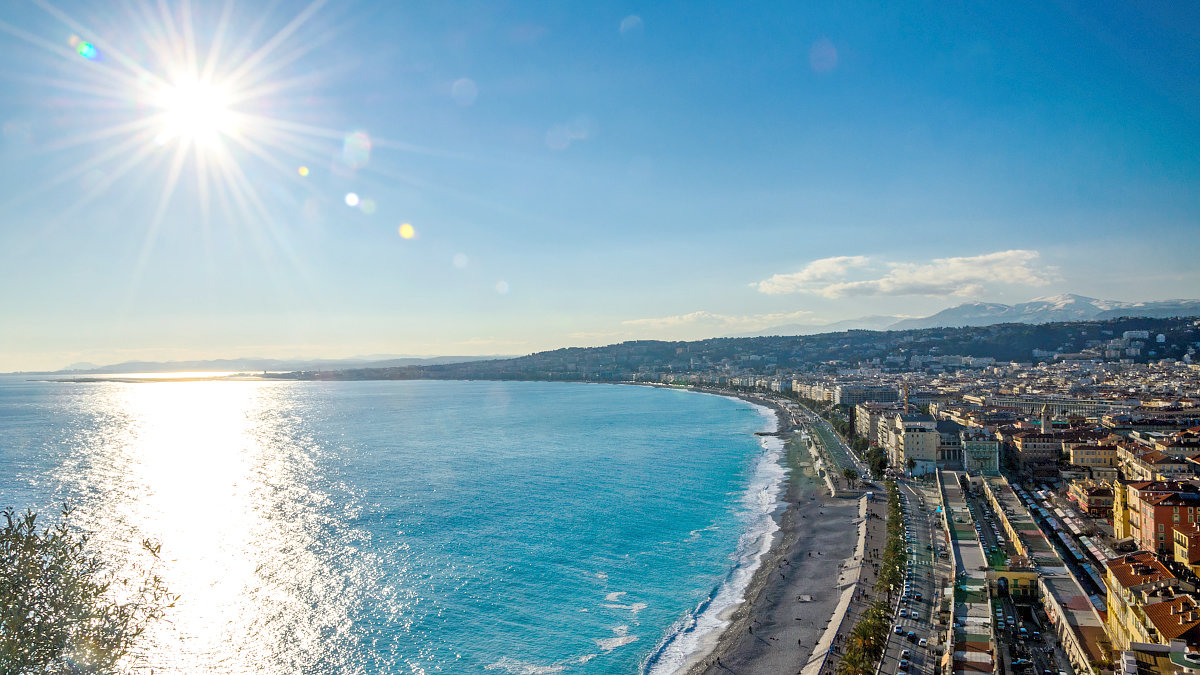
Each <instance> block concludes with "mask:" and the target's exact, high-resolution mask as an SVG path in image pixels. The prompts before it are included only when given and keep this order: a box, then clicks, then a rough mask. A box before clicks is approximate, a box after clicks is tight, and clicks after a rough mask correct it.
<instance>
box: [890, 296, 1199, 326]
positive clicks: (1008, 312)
mask: <svg viewBox="0 0 1200 675" xmlns="http://www.w3.org/2000/svg"><path fill="white" fill-rule="evenodd" d="M1126 316H1128V317H1149V318H1166V317H1173V316H1200V300H1163V301H1158V302H1120V301H1117V300H1097V299H1096V298H1089V297H1086V296H1083V295H1074V294H1071V293H1066V294H1063V295H1055V296H1051V297H1047V298H1035V299H1033V300H1030V301H1029V302H1022V303H1018V304H1015V305H1004V304H1000V303H995V302H968V303H964V304H961V305H958V306H956V307H951V308H949V309H944V310H942V311H940V312H938V313H937V314H934V315H932V316H927V317H924V318H921V319H903V320H901V321H897V322H895V323H893V324H891V325H890V326H888V329H889V330H908V329H914V328H939V327H954V326H990V325H992V324H997V323H1030V324H1038V323H1053V322H1057V321H1091V320H1096V319H1115V318H1118V317H1126Z"/></svg>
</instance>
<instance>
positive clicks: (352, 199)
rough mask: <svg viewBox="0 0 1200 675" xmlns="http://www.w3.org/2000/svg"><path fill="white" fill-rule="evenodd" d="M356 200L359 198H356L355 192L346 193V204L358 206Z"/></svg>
mask: <svg viewBox="0 0 1200 675" xmlns="http://www.w3.org/2000/svg"><path fill="white" fill-rule="evenodd" d="M358 201H359V200H358V194H357V193H354V192H347V193H346V206H350V207H354V206H358Z"/></svg>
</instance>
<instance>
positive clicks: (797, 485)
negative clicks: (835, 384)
mask: <svg viewBox="0 0 1200 675" xmlns="http://www.w3.org/2000/svg"><path fill="white" fill-rule="evenodd" d="M713 393H726V395H728V393H727V392H713ZM745 399H746V400H747V401H749V402H752V403H755V404H757V405H764V404H767V405H769V403H765V402H764V401H763V400H762V399H759V398H756V397H754V398H752V397H745ZM771 407H773V408H775V409H776V412H777V415H778V417H779V418H780V419H779V431H780V432H781V433H780V435H781V437H782V438H784V439H785V440H786V439H787V438H789V437H790V436H791V434H790V433H788V432H790V431H792V428H791V427H790V425H788V424H787V418H786V415H785V414H783V413H782V411H780V409H779V408H777V407H775V406H771ZM786 450H787V452H786V455H785V456H786V462H787V465H788V468H789V469H790V477H789V479H788V484H787V490H786V493H785V497H784V499H785V500H786V503H787V507H786V508H785V509H783V510H782V511H781V512H780V513H779V514H778V515H777V516H776V517H777V519H778V522H779V526H780V529H779V531H778V532H777V533H776V534H775V540H774V542H773V543H772V546H771V550H770V551H769V553H767V555H765V556H764V557H763V561H762V564H761V566H760V567H759V569H758V570H757V572H756V574H755V575H754V578H753V580H752V581H751V582H750V585H749V587H748V588H747V589H746V595H745V597H746V601H745V602H743V603H742V604H741V605H739V606H738V607H737V609H735V610H734V611H733V613H732V615H731V616H730V617H728V618H729V621H730V624H729V626H728V627H727V628H726V629H725V630H724V632H723V633H722V634H721V635H720V637H719V638H718V640H717V644H716V647H715V649H713V650H712V652H711V653H709V654H707V655H700V654H697V655H696V658H695V659H694V661H693V662H692V663H691V665H690V667H688V668H687V669H686V671H685V672H686V673H687V674H688V675H700V674H702V673H703V674H706V675H720V674H727V673H746V674H749V673H755V674H759V673H766V674H770V673H781V674H782V673H787V674H789V675H795V673H798V672H800V670H801V669H802V668H804V666H805V664H806V663H808V662H809V659H810V656H811V655H812V652H813V647H814V646H815V645H816V644H817V642H818V640H819V639H820V638H821V635H822V634H823V633H824V632H825V630H826V627H827V626H828V625H829V622H830V619H831V617H832V615H833V614H834V611H835V609H836V608H837V605H838V601H839V598H840V595H841V592H840V589H839V588H838V583H837V582H838V577H839V575H840V574H841V572H842V569H843V567H844V566H845V565H846V563H847V562H848V560H849V559H850V558H851V557H852V556H853V554H854V551H855V547H856V545H857V543H858V536H857V532H858V528H857V526H856V525H855V523H856V522H857V521H858V520H859V500H858V499H857V498H831V497H829V496H828V490H827V489H826V487H825V484H824V482H823V481H821V480H820V479H819V478H818V477H817V476H816V474H815V471H814V470H813V468H812V458H811V457H810V456H809V455H808V453H807V452H806V451H805V450H804V449H803V448H801V447H799V446H798V445H794V444H789V445H788V446H787V448H786ZM718 659H719V660H718Z"/></svg>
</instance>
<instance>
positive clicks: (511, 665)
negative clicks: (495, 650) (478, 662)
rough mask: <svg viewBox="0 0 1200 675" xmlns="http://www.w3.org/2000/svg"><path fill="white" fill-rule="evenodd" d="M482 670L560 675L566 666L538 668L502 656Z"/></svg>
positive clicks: (514, 674) (533, 664)
mask: <svg viewBox="0 0 1200 675" xmlns="http://www.w3.org/2000/svg"><path fill="white" fill-rule="evenodd" d="M483 669H484V670H503V671H504V672H506V673H510V674H511V675H549V674H550V673H561V672H562V671H564V670H566V666H560V665H557V664H556V665H550V666H539V665H537V664H536V663H529V662H527V661H518V660H516V659H512V658H509V657H507V656H503V657H501V658H500V660H499V661H497V662H495V663H489V664H488V665H486V666H484V667H483Z"/></svg>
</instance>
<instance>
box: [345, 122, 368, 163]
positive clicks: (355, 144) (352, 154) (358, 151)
mask: <svg viewBox="0 0 1200 675" xmlns="http://www.w3.org/2000/svg"><path fill="white" fill-rule="evenodd" d="M370 161H371V137H370V136H368V135H367V132H365V131H355V132H354V133H352V134H347V136H346V138H345V139H344V140H343V141H342V162H343V163H345V165H346V166H348V167H350V168H351V169H361V168H363V167H364V166H366V165H367V163H368V162H370Z"/></svg>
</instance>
